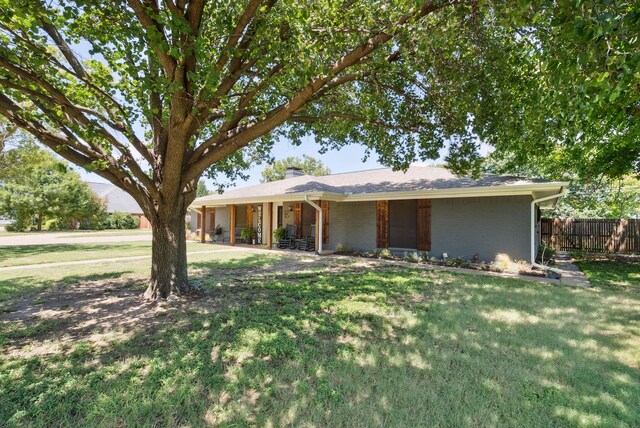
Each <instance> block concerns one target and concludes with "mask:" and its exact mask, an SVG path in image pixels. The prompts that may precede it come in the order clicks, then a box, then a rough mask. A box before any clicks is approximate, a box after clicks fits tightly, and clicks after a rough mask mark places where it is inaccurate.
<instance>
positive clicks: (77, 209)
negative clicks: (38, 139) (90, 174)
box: [0, 140, 104, 230]
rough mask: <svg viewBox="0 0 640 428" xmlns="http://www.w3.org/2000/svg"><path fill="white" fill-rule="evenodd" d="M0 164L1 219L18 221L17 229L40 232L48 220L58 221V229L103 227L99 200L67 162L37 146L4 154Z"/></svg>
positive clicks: (26, 145)
mask: <svg viewBox="0 0 640 428" xmlns="http://www.w3.org/2000/svg"><path fill="white" fill-rule="evenodd" d="M0 164H2V166H3V168H2V169H1V171H0V215H4V216H7V217H10V218H13V219H15V220H16V222H15V224H14V226H13V227H14V229H16V230H24V229H27V228H28V227H30V226H32V225H33V224H35V225H36V227H37V229H38V230H41V229H42V224H43V221H44V220H45V219H49V220H56V224H57V225H58V227H63V226H66V227H71V226H74V225H75V223H76V222H85V223H89V224H95V225H99V224H101V220H102V218H103V216H104V207H103V205H102V202H101V201H100V200H99V199H98V197H97V196H96V195H95V194H94V193H93V192H92V191H91V189H90V188H89V187H88V186H87V184H86V183H85V182H84V181H82V180H81V179H80V176H79V175H78V174H77V173H76V172H74V171H73V170H71V169H69V168H68V165H67V163H66V162H63V161H61V160H59V159H57V158H56V157H55V156H54V155H53V154H51V153H50V152H48V151H45V150H42V149H41V148H39V147H38V146H37V145H36V144H35V143H34V142H32V141H29V140H27V141H24V142H23V143H21V144H20V145H19V146H18V147H16V148H14V149H11V150H7V151H5V152H3V153H2V154H1V155H0ZM61 225H62V226H61Z"/></svg>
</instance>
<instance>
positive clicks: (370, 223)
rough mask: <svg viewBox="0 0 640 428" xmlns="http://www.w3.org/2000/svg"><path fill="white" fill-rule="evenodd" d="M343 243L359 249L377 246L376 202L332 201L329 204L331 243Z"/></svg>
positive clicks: (333, 244)
mask: <svg viewBox="0 0 640 428" xmlns="http://www.w3.org/2000/svg"><path fill="white" fill-rule="evenodd" d="M338 244H343V245H345V246H347V247H349V248H352V249H357V250H372V249H375V247H376V203H375V202H331V203H330V204H329V245H327V246H326V248H327V249H335V248H336V245H338Z"/></svg>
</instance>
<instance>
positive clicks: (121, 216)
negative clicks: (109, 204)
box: [103, 211, 140, 229]
mask: <svg viewBox="0 0 640 428" xmlns="http://www.w3.org/2000/svg"><path fill="white" fill-rule="evenodd" d="M103 224H104V227H105V229H137V228H138V226H140V220H139V219H138V218H137V217H135V216H132V215H131V214H127V213H122V212H119V211H114V212H112V213H111V214H109V215H108V216H107V219H106V220H105V221H104V223H103Z"/></svg>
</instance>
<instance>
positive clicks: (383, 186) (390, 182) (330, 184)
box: [192, 166, 548, 206]
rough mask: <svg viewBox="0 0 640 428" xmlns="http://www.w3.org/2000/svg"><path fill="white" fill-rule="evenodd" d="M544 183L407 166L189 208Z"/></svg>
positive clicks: (260, 188)
mask: <svg viewBox="0 0 640 428" xmlns="http://www.w3.org/2000/svg"><path fill="white" fill-rule="evenodd" d="M546 183H548V182H546V181H544V180H538V179H528V178H522V177H515V176H507V175H495V174H484V175H482V176H481V177H480V178H479V179H477V180H474V179H471V178H468V177H459V176H457V175H455V174H453V173H452V172H450V171H449V170H447V169H445V168H442V167H434V166H411V167H410V168H409V169H408V170H407V171H406V172H403V171H393V170H392V169H391V168H382V169H372V170H367V171H357V172H349V173H342V174H333V175H325V176H319V177H316V176H309V175H303V176H298V177H292V178H287V179H284V180H278V181H272V182H269V183H264V184H258V185H255V186H248V187H242V188H239V189H234V190H230V191H227V192H225V193H223V194H215V195H208V196H203V197H200V198H198V199H196V200H195V201H194V203H193V204H192V205H194V206H197V205H199V204H202V203H207V202H218V201H220V202H221V201H224V200H238V199H246V198H268V197H274V196H282V195H287V194H292V195H293V194H306V193H332V194H337V195H365V194H375V193H387V192H411V191H430V190H447V189H472V188H494V187H498V186H520V185H533V184H546Z"/></svg>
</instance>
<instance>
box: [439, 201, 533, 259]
mask: <svg viewBox="0 0 640 428" xmlns="http://www.w3.org/2000/svg"><path fill="white" fill-rule="evenodd" d="M531 200H532V199H531V197H530V196H503V197H484V198H455V199H433V200H432V209H431V251H430V254H432V255H433V256H436V257H440V256H441V255H442V253H444V252H446V253H447V254H448V255H449V257H455V256H461V257H464V258H467V259H470V258H471V257H473V255H474V254H476V253H477V254H478V255H479V256H480V260H484V261H487V262H489V261H492V260H493V259H494V258H495V256H496V254H498V253H506V254H508V255H509V256H510V257H511V258H512V259H517V260H528V259H529V253H530V246H529V245H530V244H529V240H530V230H531V219H530V215H531V214H530V207H531Z"/></svg>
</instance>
